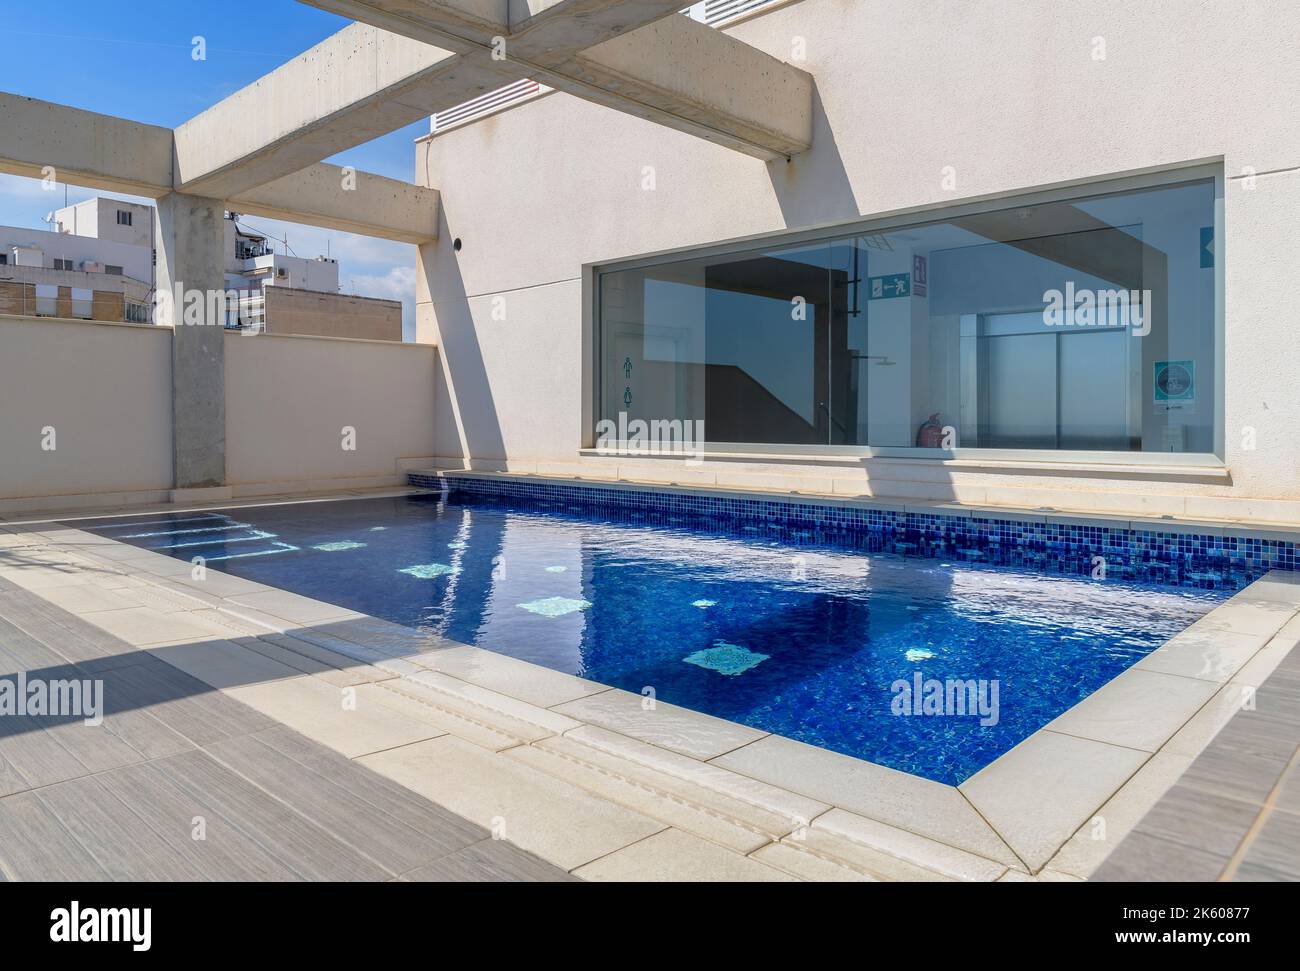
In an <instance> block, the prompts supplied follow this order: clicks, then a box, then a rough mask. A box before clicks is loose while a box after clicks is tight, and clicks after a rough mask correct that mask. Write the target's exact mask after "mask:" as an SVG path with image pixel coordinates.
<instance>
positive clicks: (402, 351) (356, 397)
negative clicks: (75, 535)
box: [0, 317, 437, 513]
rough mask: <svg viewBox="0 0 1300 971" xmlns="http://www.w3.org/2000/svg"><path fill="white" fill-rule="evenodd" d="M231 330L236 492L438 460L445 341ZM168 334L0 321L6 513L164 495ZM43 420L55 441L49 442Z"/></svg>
mask: <svg viewBox="0 0 1300 971" xmlns="http://www.w3.org/2000/svg"><path fill="white" fill-rule="evenodd" d="M224 340H225V348H226V363H225V373H226V382H227V383H226V389H225V399H226V449H227V452H226V463H227V465H226V478H227V482H228V483H229V484H230V485H231V486H232V488H233V490H234V493H235V495H237V496H238V495H254V494H263V493H275V492H287V491H295V492H296V491H313V490H328V489H340V488H358V487H363V486H375V485H390V484H391V485H398V484H404V483H405V481H406V477H405V474H404V473H403V471H402V468H403V460H410V461H409V462H408V463H407V464H409V465H413V466H416V467H427V466H428V464H429V457H430V456H432V455H433V416H434V414H435V413H436V411H435V401H434V376H435V371H436V368H437V351H436V349H435V348H432V347H427V346H417V345H412V344H396V343H393V342H392V341H358V340H341V339H336V338H317V337H298V336H289V337H278V336H271V335H266V334H263V335H259V336H256V337H247V336H241V335H237V334H227V335H226V336H225V338H224ZM171 341H172V332H171V329H170V328H167V327H139V326H130V325H123V324H92V323H82V322H74V321H54V320H49V319H38V318H21V317H8V318H0V511H2V512H6V513H7V512H9V511H12V510H23V509H36V508H56V507H59V506H61V505H113V504H115V503H117V502H123V503H127V502H144V501H163V500H165V499H166V497H167V493H168V490H170V489H171V488H172V486H173V478H172V439H171V433H172V421H171V415H172V402H171V381H172V371H171V361H172V357H171ZM345 425H347V426H351V427H353V428H355V429H356V446H357V447H356V450H355V451H345V450H344V449H343V448H342V447H341V446H342V440H343V439H342V435H341V429H342V428H343V426H345ZM46 427H53V428H54V430H55V438H54V443H55V445H56V448H55V450H53V451H46V450H44V449H42V447H41V444H42V441H43V440H44V433H43V429H44V428H46ZM58 497H66V499H65V500H60V499H59V498H58ZM74 497H75V498H74ZM27 500H31V501H30V502H28V501H27Z"/></svg>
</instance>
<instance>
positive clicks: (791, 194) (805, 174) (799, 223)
mask: <svg viewBox="0 0 1300 971" xmlns="http://www.w3.org/2000/svg"><path fill="white" fill-rule="evenodd" d="M767 174H768V177H769V178H770V179H771V180H772V190H773V191H774V192H775V193H776V199H777V203H778V205H780V207H781V216H782V218H783V219H784V220H785V225H786V227H787V228H788V229H802V228H804V227H807V226H816V225H819V224H821V223H829V222H837V221H840V220H845V219H854V218H856V217H858V216H860V215H861V214H862V213H861V211H860V210H859V209H858V201H857V199H856V198H855V197H854V195H853V186H852V184H851V183H850V182H849V175H848V172H847V171H845V168H844V160H843V159H842V158H841V157H840V149H839V146H838V145H837V144H836V142H835V133H834V131H832V130H831V125H830V120H829V119H828V118H827V117H826V107H825V105H823V104H822V98H821V92H820V91H819V90H818V89H817V85H816V83H815V82H814V84H813V146H812V148H811V149H810V150H809V151H807V152H805V153H804V154H802V155H797V156H795V157H794V158H793V159H790V160H789V161H786V160H785V159H777V160H775V161H773V162H768V163H767Z"/></svg>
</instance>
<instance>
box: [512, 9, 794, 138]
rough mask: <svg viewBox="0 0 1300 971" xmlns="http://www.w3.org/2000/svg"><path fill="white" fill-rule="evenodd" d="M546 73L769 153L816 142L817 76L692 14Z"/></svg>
mask: <svg viewBox="0 0 1300 971" xmlns="http://www.w3.org/2000/svg"><path fill="white" fill-rule="evenodd" d="M544 71H545V73H543V74H542V75H541V76H540V77H538V78H537V80H540V81H543V82H545V83H546V84H549V85H550V86H551V87H554V88H559V89H560V90H561V91H567V92H568V93H569V94H573V95H576V96H578V97H580V98H585V99H586V100H588V101H594V102H596V103H597V104H601V105H605V106H606V107H608V108H615V109H617V110H619V111H622V112H625V113H626V114H631V115H635V116H637V117H638V118H644V119H646V120H648V121H654V122H658V123H659V124H661V125H664V126H666V127H668V128H675V129H677V130H678V131H683V132H687V133H689V134H691V135H696V136H698V137H700V138H704V139H707V140H708V141H711V142H715V143H717V144H719V145H725V146H726V147H727V148H731V149H734V150H735V151H738V152H743V153H745V154H746V155H752V156H754V157H756V158H760V159H763V160H764V161H771V160H773V159H777V158H789V157H791V156H793V155H798V154H799V153H801V152H805V151H807V150H808V149H809V148H810V147H811V146H812V115H813V112H812V103H813V79H812V75H811V74H809V73H808V72H807V71H801V70H799V69H798V68H796V67H794V66H793V65H790V64H787V63H786V62H784V61H782V60H779V59H778V58H775V57H773V56H772V55H770V54H767V53H765V52H763V51H760V50H758V49H757V48H755V47H751V46H750V45H748V44H746V43H744V42H743V41H739V40H737V39H736V38H734V37H732V36H730V35H729V34H724V33H722V32H721V31H719V30H715V29H713V28H712V27H709V26H708V25H706V24H702V23H700V22H699V21H697V20H692V19H691V18H690V17H665V18H663V19H662V20H659V21H656V22H655V23H653V24H649V25H648V26H645V27H641V28H639V29H637V30H635V31H633V32H631V33H629V34H622V35H620V36H618V37H614V38H613V39H611V40H607V41H604V42H603V43H600V44H597V45H596V46H594V47H589V48H587V49H585V50H583V51H581V52H579V53H577V54H574V55H572V56H570V57H568V58H566V59H564V60H562V61H559V62H557V63H547V64H545V65H544Z"/></svg>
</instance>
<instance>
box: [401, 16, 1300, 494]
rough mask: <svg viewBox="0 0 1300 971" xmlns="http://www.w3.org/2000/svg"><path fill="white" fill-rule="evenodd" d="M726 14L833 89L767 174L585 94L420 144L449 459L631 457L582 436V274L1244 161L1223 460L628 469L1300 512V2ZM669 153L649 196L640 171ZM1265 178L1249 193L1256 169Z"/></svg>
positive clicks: (544, 101)
mask: <svg viewBox="0 0 1300 971" xmlns="http://www.w3.org/2000/svg"><path fill="white" fill-rule="evenodd" d="M730 31H731V32H732V33H734V35H735V36H737V37H739V38H741V39H743V40H745V41H747V42H748V43H751V44H753V45H755V46H757V47H759V48H761V49H763V50H766V51H768V52H770V53H772V54H774V55H776V56H778V57H782V58H785V59H789V58H790V57H791V52H792V50H793V45H795V44H796V43H797V42H799V41H802V43H803V45H804V48H805V49H806V60H803V61H800V62H797V63H798V64H799V66H800V67H802V68H804V69H806V70H808V71H810V72H812V74H813V75H814V76H815V78H816V80H817V95H816V103H815V118H814V145H813V148H812V150H811V151H810V152H808V153H807V154H805V155H803V156H799V157H797V158H795V159H794V160H793V161H791V162H789V163H786V162H784V161H780V162H774V163H763V162H761V161H757V160H755V159H752V158H749V157H747V156H744V155H740V154H737V153H734V152H731V151H728V150H726V149H723V148H719V147H716V146H714V145H711V144H709V143H707V142H704V141H702V140H699V139H696V138H692V137H690V136H687V135H684V134H680V133H677V132H673V131H670V130H668V129H665V128H662V127H660V126H657V125H654V124H652V123H649V122H646V121H642V120H640V119H636V118H633V117H630V116H628V115H625V114H621V113H619V112H616V111H613V110H610V109H606V108H601V107H597V106H594V105H591V104H588V103H586V102H583V101H580V100H578V99H576V98H572V97H569V96H567V95H563V94H551V95H547V96H545V97H542V98H538V99H535V100H533V101H530V102H528V103H526V104H524V105H522V106H520V107H518V108H515V109H513V110H510V111H507V112H504V113H501V114H498V115H496V116H493V117H489V118H487V119H485V120H483V121H481V122H479V123H477V124H473V125H468V126H464V127H461V128H457V129H453V130H451V131H448V132H446V133H444V134H441V135H438V136H435V137H432V138H429V139H427V140H425V141H423V142H421V143H420V144H419V145H418V146H417V166H416V169H417V173H418V174H419V178H420V179H421V180H422V181H424V182H425V183H426V184H428V185H431V186H433V187H436V188H438V189H439V190H441V192H442V204H443V213H444V216H443V218H444V226H443V229H442V234H441V237H440V239H439V240H438V242H437V243H435V244H429V245H427V246H425V247H423V248H422V253H421V265H420V283H419V289H418V291H417V300H418V301H419V305H418V312H417V315H418V321H419V324H418V326H419V333H420V339H422V340H427V341H432V342H436V343H438V344H439V345H440V346H441V349H442V357H441V361H440V372H441V379H440V385H439V403H438V404H439V407H438V409H437V412H436V421H437V429H438V431H437V442H436V448H437V452H438V454H439V455H440V456H442V457H443V459H444V461H445V462H446V463H447V464H455V463H458V462H460V461H463V460H472V462H473V463H474V464H476V465H478V466H480V467H489V468H490V467H506V466H509V467H512V468H526V467H533V468H537V469H540V470H559V469H560V468H561V467H562V466H566V465H567V466H582V467H584V468H585V469H586V470H587V471H589V472H592V471H599V470H600V469H602V468H604V469H608V468H611V467H612V466H611V461H612V460H601V459H596V458H582V457H580V456H579V453H578V449H579V445H580V444H581V436H582V424H583V423H582V407H583V403H584V394H585V393H584V390H583V375H584V373H585V371H586V369H587V368H588V366H589V363H588V361H587V360H586V357H585V356H584V349H583V313H584V288H583V280H582V267H583V264H586V263H593V262H595V263H599V262H610V261H614V260H618V259H622V258H628V257H635V256H638V255H641V254H646V253H651V252H655V251H658V250H662V249H669V248H675V247H683V246H692V245H703V244H710V243H716V242H720V241H723V240H727V239H730V238H735V237H741V236H746V235H750V234H758V233H769V232H775V231H781V230H785V229H800V228H807V227H810V226H815V225H822V224H835V223H843V222H847V221H851V220H855V219H859V218H862V217H868V218H869V217H872V216H876V215H884V214H889V213H894V212H898V211H905V210H910V209H918V208H920V209H923V208H925V207H931V206H935V205H940V204H956V203H960V202H964V201H969V200H972V199H979V198H989V197H998V196H1011V195H1016V194H1019V193H1022V192H1025V191H1027V190H1033V189H1040V188H1044V187H1050V186H1056V185H1066V184H1072V183H1080V184H1086V183H1089V182H1093V181H1100V180H1104V179H1108V178H1114V177H1117V176H1122V175H1127V174H1135V173H1140V172H1145V171H1151V170H1159V169H1164V168H1174V167H1178V166H1185V165H1189V164H1191V163H1197V162H1215V163H1219V162H1221V164H1222V165H1223V169H1224V172H1225V174H1226V175H1227V177H1228V182H1227V185H1226V198H1225V200H1224V216H1223V220H1224V229H1225V232H1224V238H1223V239H1221V240H1220V241H1219V243H1218V244H1217V249H1218V252H1219V258H1220V259H1223V260H1225V261H1226V262H1225V277H1226V284H1225V291H1224V301H1225V335H1226V336H1225V342H1226V346H1225V348H1224V352H1223V353H1224V361H1225V368H1226V376H1225V380H1226V392H1225V401H1224V411H1225V439H1226V449H1225V456H1224V457H1225V462H1226V467H1227V468H1226V472H1224V471H1220V473H1219V474H1217V475H1190V474H1164V475H1156V474H1154V473H1140V474H1137V475H1112V474H1109V473H1107V472H1106V471H1104V470H1102V471H1090V470H1086V469H1077V468H1076V469H1054V470H1050V471H1037V472H1029V471H1026V470H1020V469H1016V470H992V469H990V468H988V467H983V468H981V467H971V466H969V465H963V464H960V463H957V464H951V463H950V464H945V465H940V464H939V463H937V462H935V461H932V460H888V459H868V460H865V462H864V461H860V460H859V461H851V462H843V461H840V462H822V463H818V462H811V461H803V462H797V463H791V462H777V463H772V462H768V463H765V464H764V465H763V466H761V467H760V466H758V465H757V464H755V463H752V462H751V463H748V464H747V463H743V462H739V463H738V462H727V463H717V462H710V463H706V464H705V465H704V466H703V467H701V468H697V469H694V470H685V471H684V470H681V469H680V468H674V469H673V470H671V471H663V470H662V469H660V470H658V471H654V470H653V463H651V464H646V463H640V465H637V463H626V462H625V463H622V465H623V466H624V467H626V468H631V467H632V466H637V467H638V468H643V469H651V470H652V471H650V472H647V473H646V476H647V477H650V476H654V475H663V476H665V477H672V478H675V479H678V480H682V481H687V480H691V481H710V480H712V481H719V482H723V481H727V480H731V481H735V482H738V483H739V482H741V478H742V477H743V474H744V473H746V472H750V473H753V477H752V478H751V479H750V480H749V481H748V483H747V484H767V485H772V486H777V487H787V486H789V484H790V481H791V480H790V477H791V476H803V477H804V478H803V479H801V480H798V481H799V483H800V484H802V485H803V486H805V487H807V488H810V489H816V490H820V489H821V488H822V487H823V486H825V487H826V488H828V489H834V490H835V491H844V492H874V493H876V494H881V495H900V496H905V495H929V496H931V497H954V498H958V499H964V500H969V501H1004V502H1011V501H1016V502H1024V503H1028V504H1031V505H1037V504H1049V505H1058V506H1062V507H1066V506H1073V507H1076V508H1077V507H1080V506H1083V507H1088V506H1092V507H1095V508H1098V509H1107V510H1111V509H1119V508H1124V509H1131V510H1132V511H1139V509H1147V510H1149V511H1154V510H1158V511H1162V512H1171V513H1183V514H1187V515H1229V514H1232V515H1243V516H1252V517H1257V518H1278V519H1283V518H1285V519H1300V462H1298V461H1297V460H1296V456H1297V454H1300V421H1297V420H1296V418H1297V416H1300V382H1298V381H1296V380H1295V379H1294V377H1293V371H1294V361H1293V359H1292V355H1291V353H1290V352H1289V350H1287V348H1289V347H1291V346H1293V345H1294V337H1293V335H1292V325H1291V323H1290V319H1289V318H1290V314H1289V300H1288V298H1289V297H1290V295H1291V294H1293V293H1294V292H1296V288H1297V286H1298V285H1300V261H1297V260H1296V258H1295V255H1294V249H1295V247H1294V243H1293V235H1294V229H1293V227H1294V226H1295V225H1296V224H1297V217H1300V127H1297V126H1295V125H1289V124H1283V123H1280V120H1281V119H1284V118H1288V117H1292V116H1293V115H1294V105H1295V91H1296V90H1300V48H1297V46H1296V45H1295V43H1294V41H1293V38H1294V37H1295V36H1297V35H1298V34H1300V7H1297V6H1296V5H1293V4H1272V3H1262V2H1260V3H1254V2H1252V3H1245V4H1241V3H1236V2H1230V0H1165V2H1161V3H1154V4H1132V3H1129V2H1124V0H1098V2H1095V3H1089V4H1061V3H1058V2H1054V0H982V2H978V3H971V2H968V0H936V2H934V3H928V4H906V5H899V4H894V3H889V2H886V0H801V2H797V3H792V4H788V5H786V6H780V7H778V8H777V9H775V10H773V11H772V12H770V13H766V14H764V15H761V16H758V17H755V18H753V19H750V20H747V21H744V22H742V23H740V24H738V25H737V26H735V27H734V28H731V29H730ZM1101 43H1104V48H1105V59H1104V60H1098V59H1095V58H1094V52H1095V51H1097V50H1099V45H1100V44H1101ZM647 166H651V167H653V169H654V182H655V188H654V190H653V191H644V190H643V189H642V188H641V184H642V180H643V176H644V174H645V169H646V167H647ZM947 167H951V168H952V170H954V171H955V175H956V187H955V189H952V190H949V189H947V188H945V185H944V181H943V180H944V172H945V169H946V168H947ZM1250 169H1253V170H1254V171H1255V172H1256V173H1258V174H1259V177H1258V179H1257V180H1256V182H1255V187H1254V188H1253V189H1249V188H1247V187H1246V184H1245V183H1246V180H1244V179H1242V178H1241V176H1242V174H1243V173H1245V172H1247V171H1249V170H1250ZM456 238H460V239H461V240H462V249H461V251H460V252H459V253H457V252H454V251H453V249H452V242H453V240H454V239H456ZM494 310H496V312H497V316H498V317H500V316H501V314H502V312H504V318H505V319H494V317H493V311H494ZM1246 429H1254V431H1255V435H1256V447H1255V448H1254V449H1247V448H1244V447H1243V443H1244V441H1245V440H1246V432H1245V430H1246ZM659 465H660V466H662V463H659ZM760 475H766V476H769V479H768V481H767V482H762V481H760V479H759V478H758V476H760ZM629 477H630V476H629ZM1225 498H1229V499H1233V500H1243V501H1240V502H1230V503H1226V504H1225V503H1224V502H1222V501H1221V500H1222V499H1225ZM1257 500H1279V501H1277V502H1259V501H1257Z"/></svg>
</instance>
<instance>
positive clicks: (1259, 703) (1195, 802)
mask: <svg viewBox="0 0 1300 971" xmlns="http://www.w3.org/2000/svg"><path fill="white" fill-rule="evenodd" d="M1253 703H1254V707H1253V709H1243V710H1241V711H1238V712H1237V713H1236V714H1235V715H1233V717H1232V719H1231V720H1230V721H1229V722H1228V724H1227V725H1225V726H1224V728H1223V729H1222V730H1221V731H1220V732H1219V734H1218V735H1217V736H1216V737H1215V738H1214V740H1213V741H1212V742H1211V743H1210V744H1209V746H1208V747H1207V748H1206V749H1205V751H1204V752H1202V753H1201V754H1200V756H1199V757H1197V759H1196V760H1195V761H1194V762H1193V763H1192V765H1191V766H1190V767H1189V768H1188V770H1187V772H1186V773H1184V774H1183V776H1182V778H1181V779H1179V780H1178V782H1177V784H1175V785H1174V786H1173V787H1172V788H1171V789H1170V790H1169V791H1168V792H1166V793H1165V795H1164V796H1163V797H1162V798H1161V799H1160V801H1159V802H1157V803H1156V805H1155V806H1154V807H1152V809H1151V810H1150V812H1148V813H1147V814H1146V815H1145V816H1144V817H1143V818H1142V819H1141V821H1140V822H1139V823H1138V824H1137V826H1136V827H1135V828H1134V829H1133V831H1132V832H1131V833H1130V834H1129V835H1128V837H1127V838H1125V839H1124V840H1123V841H1122V842H1121V843H1120V844H1119V846H1117V847H1116V848H1115V851H1114V852H1113V853H1112V854H1111V855H1110V856H1109V857H1108V858H1107V860H1106V862H1105V863H1103V864H1102V866H1101V867H1100V868H1099V869H1098V870H1097V872H1096V873H1095V874H1094V875H1093V878H1092V879H1094V880H1103V881H1128V880H1133V881H1175V880H1221V881H1256V880H1258V881H1265V880H1268V881H1295V880H1300V648H1295V649H1292V650H1291V652H1290V653H1289V654H1287V656H1286V657H1285V658H1283V659H1282V661H1281V663H1280V664H1279V665H1278V667H1277V669H1276V670H1275V671H1274V672H1273V673H1272V675H1270V676H1269V678H1268V679H1267V680H1266V681H1265V682H1264V683H1263V684H1262V685H1261V686H1260V687H1259V689H1258V690H1257V691H1256V692H1255V696H1254V699H1253Z"/></svg>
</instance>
